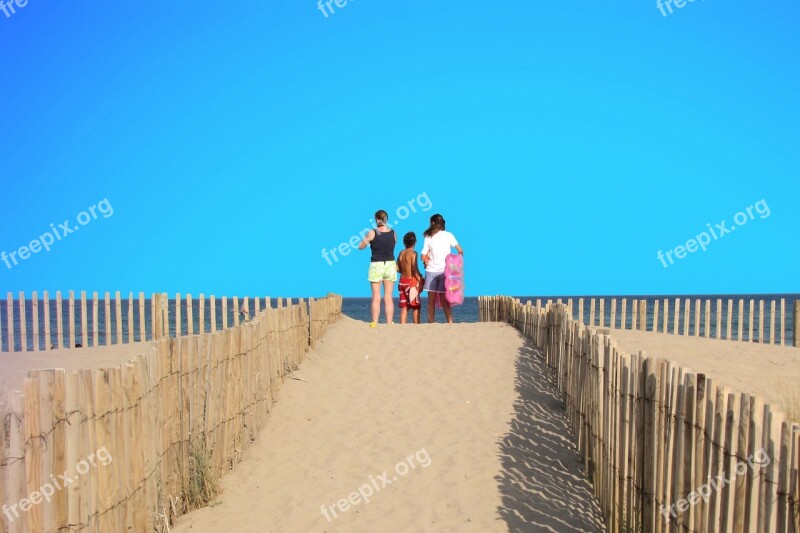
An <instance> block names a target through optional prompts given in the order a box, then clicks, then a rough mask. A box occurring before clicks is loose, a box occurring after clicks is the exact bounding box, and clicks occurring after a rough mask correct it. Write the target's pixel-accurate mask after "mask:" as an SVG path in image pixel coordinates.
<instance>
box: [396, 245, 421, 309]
mask: <svg viewBox="0 0 800 533" xmlns="http://www.w3.org/2000/svg"><path fill="white" fill-rule="evenodd" d="M403 244H404V245H405V247H406V249H405V250H403V251H402V252H400V255H399V256H398V257H397V270H398V271H400V283H399V284H398V286H397V288H398V289H399V291H400V323H401V324H405V323H406V322H407V321H408V310H409V309H411V311H412V314H413V320H414V323H415V324H419V309H420V307H421V305H422V301H421V300H420V293H421V292H422V283H423V280H424V278H423V277H422V274H421V273H420V271H419V265H418V263H417V252H415V251H414V246H415V245H416V244H417V236H416V235H415V234H414V232H413V231H409V232H408V233H406V234H405V236H404V237H403Z"/></svg>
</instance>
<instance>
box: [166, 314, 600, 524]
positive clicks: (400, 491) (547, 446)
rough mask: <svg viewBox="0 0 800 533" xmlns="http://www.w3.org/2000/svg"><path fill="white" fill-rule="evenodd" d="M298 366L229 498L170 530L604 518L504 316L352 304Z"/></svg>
mask: <svg viewBox="0 0 800 533" xmlns="http://www.w3.org/2000/svg"><path fill="white" fill-rule="evenodd" d="M520 373H521V374H520ZM295 377H297V378H301V379H302V380H303V381H301V380H288V381H287V383H286V384H285V386H284V387H283V388H282V389H281V391H280V393H279V394H278V398H277V400H278V402H277V404H276V405H275V408H274V409H273V412H272V413H271V415H270V417H271V418H270V421H269V423H268V424H267V427H266V429H265V431H264V432H262V434H261V435H260V437H259V440H258V441H257V442H256V443H254V445H253V446H252V447H251V448H250V449H249V450H248V451H247V452H246V454H245V456H244V460H243V461H242V462H241V463H240V464H238V465H237V466H236V468H235V469H234V470H233V471H232V472H230V473H228V475H227V476H225V477H224V478H223V481H222V486H223V489H224V492H223V494H222V495H221V496H220V497H219V499H218V501H219V503H218V504H217V505H215V506H214V507H208V508H204V509H200V510H198V511H195V512H192V513H190V514H188V515H186V516H184V517H182V518H181V519H180V520H179V521H178V524H177V525H176V527H175V528H173V531H176V532H179V533H187V532H192V533H204V532H208V533H211V532H215V533H216V532H218V531H237V532H249V531H252V532H264V531H272V532H294V531H298V532H305V531H348V532H349V531H356V532H357V531H365V532H367V531H369V532H375V531H379V532H380V531H476V532H477V531H481V532H483V531H509V530H513V531H558V532H561V531H599V530H603V529H604V527H603V524H602V519H601V518H600V513H599V510H598V507H597V504H596V501H595V500H594V498H593V497H592V496H591V487H590V485H589V483H588V481H586V480H585V478H584V477H583V476H582V474H581V472H580V464H579V463H578V460H577V455H576V453H575V450H574V447H573V446H572V445H571V444H570V441H569V436H568V434H567V426H566V422H565V420H564V418H563V416H564V415H563V410H562V407H561V404H560V402H559V400H558V399H557V398H556V397H555V395H554V393H553V392H552V389H550V388H549V386H550V382H549V381H548V379H549V376H548V374H547V371H546V369H545V368H544V367H543V365H542V364H541V363H540V361H539V360H538V359H537V357H536V354H535V352H534V349H533V347H532V346H531V345H530V344H528V343H527V342H526V341H525V340H524V339H523V338H522V337H521V336H520V335H519V333H518V332H517V331H516V330H514V329H513V328H511V327H510V326H508V325H505V324H500V323H477V324H454V325H446V324H431V325H428V324H423V325H419V326H416V325H404V326H401V325H399V324H398V325H392V326H389V325H380V326H379V327H378V328H374V329H371V328H369V327H367V324H366V323H364V322H359V321H356V320H352V319H350V318H347V317H345V318H343V319H342V320H341V321H339V322H337V323H336V324H334V325H333V326H332V327H331V329H330V330H329V332H328V334H327V335H326V336H325V338H324V339H323V341H322V342H321V343H320V345H319V346H318V347H317V348H316V349H315V350H314V351H312V352H311V353H310V354H309V356H308V357H307V359H306V361H305V362H304V363H303V365H302V366H301V368H300V370H299V371H297V372H295ZM423 450H424V452H423ZM409 459H413V461H409ZM426 459H427V460H426ZM411 462H413V463H414V467H410V466H409V463H411ZM401 463H405V464H404V465H403V466H402V467H401V466H400V464H401ZM426 463H427V466H423V465H424V464H426ZM384 472H386V476H385V478H384V479H385V480H386V481H389V484H385V483H384V481H378V480H379V479H380V478H381V477H382V476H383V474H384ZM365 484H372V485H373V486H374V487H379V490H378V489H376V490H374V491H373V492H374V493H373V494H372V495H370V498H369V500H370V501H369V502H368V503H367V502H365V501H363V499H361V500H360V501H358V503H356V504H354V505H352V504H348V505H346V507H347V510H346V511H344V512H342V511H341V510H340V508H339V507H337V502H339V501H340V500H344V499H347V498H348V496H349V495H350V494H351V493H353V492H356V491H359V489H360V488H361V487H363V486H364V485H365ZM384 485H385V486H384ZM323 507H324V508H325V509H326V514H327V515H328V518H330V520H329V519H328V518H326V514H323V512H322V510H323V509H322V508H323ZM331 507H333V509H334V510H335V511H336V516H335V517H334V516H332V515H333V513H332V511H331Z"/></svg>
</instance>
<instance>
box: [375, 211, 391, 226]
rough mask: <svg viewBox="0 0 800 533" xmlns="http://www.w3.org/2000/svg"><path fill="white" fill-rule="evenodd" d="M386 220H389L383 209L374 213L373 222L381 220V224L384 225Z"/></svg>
mask: <svg viewBox="0 0 800 533" xmlns="http://www.w3.org/2000/svg"><path fill="white" fill-rule="evenodd" d="M388 219H389V213H387V212H386V211H384V210H383V209H379V210H378V211H375V220H383V224H384V225H386V221H387V220H388ZM379 225H380V224H379Z"/></svg>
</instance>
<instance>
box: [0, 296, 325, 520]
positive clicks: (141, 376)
mask: <svg viewBox="0 0 800 533" xmlns="http://www.w3.org/2000/svg"><path fill="white" fill-rule="evenodd" d="M143 305H144V304H143V303H142V306H143ZM165 307H166V300H165V299H163V297H162V296H157V297H155V298H154V299H153V313H154V316H156V320H155V321H154V323H153V325H152V327H153V330H152V331H153V335H155V336H156V340H154V341H151V342H150V343H148V344H145V345H143V346H144V348H143V351H142V353H141V354H140V355H137V356H136V357H134V358H133V359H131V360H130V361H129V362H128V363H126V364H123V365H121V366H119V367H114V368H104V369H100V370H88V369H87V370H75V371H65V370H63V369H52V370H36V371H30V372H29V375H28V378H26V379H25V382H24V388H23V390H21V391H14V392H11V393H10V394H9V397H8V401H7V405H0V420H2V422H3V423H2V425H1V427H0V504H3V503H5V504H6V505H7V507H4V508H3V509H2V510H3V512H2V513H0V533H23V532H29V531H30V532H40V531H42V532H44V531H47V532H50V531H87V532H98V533H100V532H102V533H106V532H123V531H137V532H138V531H141V532H151V531H168V530H169V524H170V523H171V522H172V521H173V520H174V518H175V517H176V516H179V515H181V514H183V513H184V512H186V511H187V510H188V498H187V494H189V493H190V491H191V490H192V486H193V482H194V480H195V479H196V478H197V476H198V475H200V474H201V473H202V470H203V469H202V464H203V463H204V462H206V463H207V464H208V469H209V471H211V472H212V473H213V474H214V475H215V476H220V475H223V474H224V473H226V472H228V471H229V470H230V469H231V468H232V467H233V466H234V465H235V464H236V463H237V462H238V461H239V460H240V458H241V455H242V453H243V452H244V451H245V450H247V448H248V447H249V446H250V444H251V443H252V442H253V441H254V440H255V439H256V438H257V436H258V434H259V432H260V431H261V430H262V428H263V427H264V425H265V422H266V419H267V415H268V413H269V412H270V410H271V408H272V404H273V401H274V398H275V395H276V393H277V392H278V389H279V388H280V386H281V383H282V382H283V381H284V379H285V378H286V376H287V375H290V374H291V372H292V371H293V370H294V369H296V368H297V365H299V364H300V363H301V362H302V361H303V358H304V357H305V354H306V352H307V350H308V348H309V342H310V337H309V314H308V313H309V307H308V306H307V305H306V303H305V302H303V300H300V301H299V302H297V303H292V301H291V300H288V299H287V300H286V302H285V304H284V302H283V300H281V299H279V300H278V302H277V307H271V306H269V305H267V306H266V307H265V308H261V307H260V305H258V304H256V305H255V312H254V315H253V316H251V317H250V318H248V319H246V321H245V322H244V323H242V324H241V325H239V326H238V327H233V328H229V329H220V330H217V331H215V332H202V333H197V334H193V335H191V334H190V335H186V336H178V337H177V338H168V337H166V336H165V335H164V333H165V332H166V331H168V330H167V329H166V328H165V326H169V323H168V322H167V320H166V318H165V314H162V313H161V312H160V311H159V309H164V308H165ZM322 308H324V309H325V314H324V315H323V314H321V312H320V311H319V309H322ZM312 309H313V310H314V311H313V312H314V316H315V318H316V319H317V320H324V321H325V324H324V325H321V324H320V326H321V328H322V329H318V330H317V331H318V332H319V333H318V335H321V334H322V333H324V330H325V329H326V328H327V326H328V325H329V324H330V323H331V322H333V321H335V320H336V319H338V318H339V316H340V312H341V298H340V297H338V296H335V295H331V296H329V297H328V298H323V299H320V300H316V301H315V302H314V305H313V306H312ZM236 311H238V309H237V310H236ZM184 316H186V315H184ZM223 327H224V326H223ZM159 336H160V337H159ZM317 340H319V337H317ZM62 475H63V476H64V478H63V479H62V478H61V476H62ZM66 480H69V483H66V482H65V481H66Z"/></svg>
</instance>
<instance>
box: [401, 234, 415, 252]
mask: <svg viewBox="0 0 800 533" xmlns="http://www.w3.org/2000/svg"><path fill="white" fill-rule="evenodd" d="M403 244H404V245H405V247H406V248H409V247H411V246H414V245H415V244H417V235H416V234H415V233H414V232H413V231H409V232H408V233H406V234H405V235H404V236H403Z"/></svg>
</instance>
